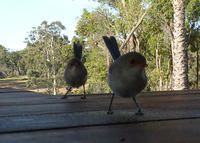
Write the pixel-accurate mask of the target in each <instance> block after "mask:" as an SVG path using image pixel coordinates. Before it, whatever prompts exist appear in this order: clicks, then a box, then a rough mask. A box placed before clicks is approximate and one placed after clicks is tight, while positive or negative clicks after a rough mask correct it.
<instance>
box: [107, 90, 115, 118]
mask: <svg viewBox="0 0 200 143" xmlns="http://www.w3.org/2000/svg"><path fill="white" fill-rule="evenodd" d="M114 96H115V94H114V93H113V95H112V97H111V100H110V104H109V107H108V111H107V114H113V111H112V109H111V106H112V102H113V99H114Z"/></svg>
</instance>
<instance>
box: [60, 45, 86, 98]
mask: <svg viewBox="0 0 200 143" xmlns="http://www.w3.org/2000/svg"><path fill="white" fill-rule="evenodd" d="M73 48H74V58H72V59H71V60H70V61H69V62H68V64H67V66H66V68H65V72H64V80H65V81H66V84H68V85H69V89H68V90H67V92H66V93H65V95H64V96H63V97H62V98H61V99H65V98H66V97H67V94H68V92H70V91H71V90H72V88H78V87H80V86H83V89H84V95H83V96H82V97H81V99H86V94H85V83H86V81H87V69H86V68H85V66H84V64H83V63H82V62H81V58H82V49H83V47H82V45H81V44H80V43H79V42H77V43H75V42H74V44H73Z"/></svg>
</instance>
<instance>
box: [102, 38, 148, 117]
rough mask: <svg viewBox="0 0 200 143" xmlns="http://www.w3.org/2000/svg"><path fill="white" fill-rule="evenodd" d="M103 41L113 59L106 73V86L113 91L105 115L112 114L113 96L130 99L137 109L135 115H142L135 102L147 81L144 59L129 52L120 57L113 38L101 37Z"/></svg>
mask: <svg viewBox="0 0 200 143" xmlns="http://www.w3.org/2000/svg"><path fill="white" fill-rule="evenodd" d="M103 40H104V42H105V44H106V47H107V48H108V50H109V52H110V54H111V56H112V58H113V59H114V62H113V63H112V64H111V65H110V67H109V71H108V85H109V86H110V88H111V90H112V91H113V95H112V98H111V101H110V104H109V108H108V112H107V113H108V114H112V113H113V112H112V110H111V106H112V102H113V99H114V96H115V95H118V96H121V97H132V99H133V101H134V102H135V104H136V106H137V108H138V111H137V113H136V115H143V113H142V111H141V108H140V106H139V104H138V103H137V101H136V95H137V94H138V93H140V92H141V91H142V90H143V89H144V88H145V86H146V84H147V80H148V79H147V77H146V73H145V67H146V66H147V64H146V59H145V57H144V56H143V55H141V54H140V53H138V52H129V53H127V54H124V55H122V56H121V55H120V52H119V48H118V45H117V41H116V39H115V37H113V36H110V38H109V37H107V36H103Z"/></svg>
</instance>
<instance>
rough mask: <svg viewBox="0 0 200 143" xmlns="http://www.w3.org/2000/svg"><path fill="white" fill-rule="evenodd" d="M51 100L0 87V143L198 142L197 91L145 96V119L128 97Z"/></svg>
mask: <svg viewBox="0 0 200 143" xmlns="http://www.w3.org/2000/svg"><path fill="white" fill-rule="evenodd" d="M60 97H61V96H50V95H44V94H41V93H33V92H27V91H22V90H15V89H9V88H7V89H2V88H0V143H63V142H69V143H79V142H81V143H120V142H125V143H133V142H136V143H175V142H176V143H179V142H180V143H184V142H185V143H198V142H199V141H200V90H195V91H176V92H145V93H141V94H140V96H138V98H137V99H138V102H139V103H140V105H141V107H142V109H143V112H144V116H136V115H135V114H134V113H135V112H136V107H135V104H134V103H133V101H132V100H131V99H129V98H120V97H116V98H115V99H114V102H113V110H114V114H113V115H107V114H106V110H107V106H108V104H109V101H110V96H109V95H108V94H105V95H88V97H87V99H86V100H81V99H80V96H70V97H69V98H68V99H64V100H63V99H60Z"/></svg>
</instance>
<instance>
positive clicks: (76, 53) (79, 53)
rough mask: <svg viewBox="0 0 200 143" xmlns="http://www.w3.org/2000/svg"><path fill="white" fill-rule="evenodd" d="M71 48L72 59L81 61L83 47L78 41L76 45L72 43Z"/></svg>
mask: <svg viewBox="0 0 200 143" xmlns="http://www.w3.org/2000/svg"><path fill="white" fill-rule="evenodd" d="M73 47H74V57H75V58H77V59H79V60H81V58H82V49H83V46H82V45H81V44H80V43H79V41H78V42H77V43H75V42H74V45H73Z"/></svg>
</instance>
